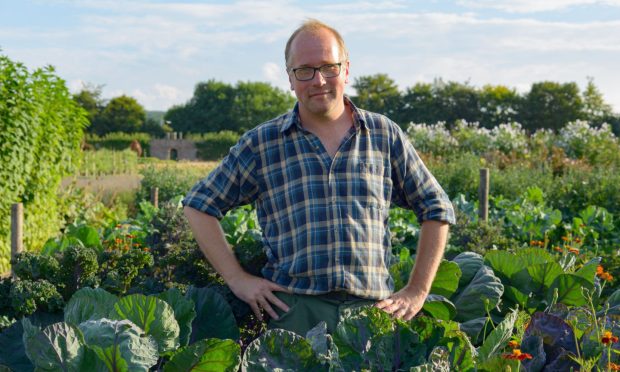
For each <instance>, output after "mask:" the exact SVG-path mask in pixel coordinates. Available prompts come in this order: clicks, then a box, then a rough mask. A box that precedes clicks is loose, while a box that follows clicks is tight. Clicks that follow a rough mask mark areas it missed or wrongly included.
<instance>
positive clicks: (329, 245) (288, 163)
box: [183, 98, 454, 299]
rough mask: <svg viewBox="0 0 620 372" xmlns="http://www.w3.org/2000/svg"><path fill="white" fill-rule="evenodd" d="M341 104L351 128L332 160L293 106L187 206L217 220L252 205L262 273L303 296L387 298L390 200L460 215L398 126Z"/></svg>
mask: <svg viewBox="0 0 620 372" xmlns="http://www.w3.org/2000/svg"><path fill="white" fill-rule="evenodd" d="M345 100H346V103H347V104H348V105H350V107H351V109H352V111H353V122H354V126H353V127H351V129H350V131H349V132H348V133H347V135H346V136H345V138H344V140H343V142H342V143H341V145H340V148H339V150H338V152H337V153H336V155H335V156H334V158H333V159H332V158H331V157H330V156H329V154H328V153H327V151H326V150H325V148H324V147H323V145H322V144H321V141H320V140H319V138H318V137H317V136H315V135H314V134H312V133H310V132H308V131H306V130H304V129H303V128H302V126H301V122H300V121H299V114H298V106H295V108H294V109H293V110H292V111H290V112H288V113H286V114H284V115H282V116H280V117H278V118H275V119H273V120H271V121H268V122H266V123H264V124H262V125H260V126H258V127H256V128H254V129H252V130H250V131H248V132H247V133H245V134H244V135H243V136H242V137H241V139H240V140H239V142H238V143H237V144H236V145H235V146H234V147H232V148H231V150H230V153H229V155H228V156H227V157H226V158H225V159H224V160H223V161H222V162H221V164H220V165H219V166H218V167H217V168H216V169H215V170H214V171H212V172H211V173H210V174H209V176H208V177H207V178H205V179H204V180H201V181H200V182H198V183H197V184H196V185H195V186H194V187H193V188H192V189H191V191H190V192H189V193H188V195H187V196H186V197H185V199H184V200H183V205H185V206H189V207H191V208H194V209H197V210H199V211H202V212H205V213H208V214H209V215H212V216H214V217H217V218H218V219H221V218H222V217H223V216H224V214H226V212H227V211H228V210H230V209H232V208H234V207H236V206H239V205H243V204H249V203H255V207H256V211H257V215H258V219H259V223H260V226H261V228H262V230H263V245H264V249H265V251H266V254H267V258H268V263H267V264H266V266H265V267H264V268H263V270H262V273H263V275H264V277H265V278H267V279H269V280H271V281H273V282H275V283H277V284H279V285H282V286H284V287H287V288H289V289H290V290H292V291H293V292H295V293H300V294H322V293H326V292H330V291H339V290H343V291H346V292H348V293H351V294H354V295H357V296H360V297H364V298H369V299H383V298H386V297H388V296H389V295H390V294H391V293H392V292H393V290H394V282H393V280H392V278H391V277H390V273H389V271H388V269H389V265H390V261H391V256H392V254H391V244H390V232H389V228H388V210H389V208H390V204H391V203H395V204H396V205H399V206H401V207H404V208H409V209H412V210H414V211H415V213H416V215H417V217H418V220H420V221H424V220H440V221H446V222H449V223H454V211H453V209H452V205H451V203H450V200H449V198H448V196H447V195H446V193H445V192H444V191H443V189H442V188H441V186H440V185H439V184H438V183H437V181H436V180H435V178H434V177H433V176H432V175H431V174H430V172H429V171H428V170H427V168H426V167H425V166H424V164H423V163H422V161H421V160H420V158H419V157H418V154H417V153H416V152H415V150H414V148H413V146H412V145H411V143H410V142H409V141H408V139H407V138H406V135H405V134H404V133H403V132H402V131H401V129H400V128H399V127H398V125H396V124H395V123H394V122H392V121H391V120H389V119H388V118H386V117H385V116H382V115H379V114H375V113H371V112H368V111H365V110H362V109H358V108H357V107H355V106H354V105H353V103H351V102H350V101H349V100H348V99H347V98H345Z"/></svg>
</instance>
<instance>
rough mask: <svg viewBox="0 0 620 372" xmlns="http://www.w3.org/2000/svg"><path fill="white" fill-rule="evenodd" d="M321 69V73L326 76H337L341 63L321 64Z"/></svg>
mask: <svg viewBox="0 0 620 372" xmlns="http://www.w3.org/2000/svg"><path fill="white" fill-rule="evenodd" d="M319 71H321V75H323V76H324V77H326V78H331V77H336V76H338V75H340V65H339V64H333V65H324V66H321V68H320V69H319Z"/></svg>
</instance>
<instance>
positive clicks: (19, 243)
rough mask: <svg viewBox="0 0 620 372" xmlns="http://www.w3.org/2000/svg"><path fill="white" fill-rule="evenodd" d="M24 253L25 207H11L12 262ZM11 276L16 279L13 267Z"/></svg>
mask: <svg viewBox="0 0 620 372" xmlns="http://www.w3.org/2000/svg"><path fill="white" fill-rule="evenodd" d="M23 251H24V205H23V204H22V203H15V204H13V205H12V206H11V260H13V259H15V257H16V256H17V255H18V254H20V253H22V252H23ZM11 275H12V276H13V277H15V274H14V272H13V268H12V267H11Z"/></svg>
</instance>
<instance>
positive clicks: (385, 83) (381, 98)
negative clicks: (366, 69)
mask: <svg viewBox="0 0 620 372" xmlns="http://www.w3.org/2000/svg"><path fill="white" fill-rule="evenodd" d="M353 88H354V89H355V91H356V93H357V95H356V96H355V97H353V100H354V102H355V103H356V104H357V105H358V106H359V107H361V108H363V109H366V110H369V111H373V112H377V113H379V114H383V115H386V116H388V117H390V118H392V119H393V120H398V119H400V118H401V117H402V115H401V111H402V110H401V102H402V101H401V95H400V92H399V90H398V86H397V85H396V83H395V82H394V80H392V79H391V78H390V77H388V76H387V75H386V74H376V75H371V76H360V77H358V78H356V79H355V81H354V83H353Z"/></svg>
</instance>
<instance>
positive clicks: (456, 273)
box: [430, 260, 461, 297]
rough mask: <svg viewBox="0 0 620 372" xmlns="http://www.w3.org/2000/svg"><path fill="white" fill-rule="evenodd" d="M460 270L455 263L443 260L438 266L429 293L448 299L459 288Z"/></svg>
mask: <svg viewBox="0 0 620 372" xmlns="http://www.w3.org/2000/svg"><path fill="white" fill-rule="evenodd" d="M460 278H461V269H460V268H459V265H458V264H457V263H456V262H451V261H446V260H443V261H441V263H440V264H439V268H438V269H437V274H436V275H435V279H434V280H433V284H432V286H431V291H430V293H433V294H437V295H441V296H444V297H450V296H452V294H453V293H454V292H455V291H456V289H457V288H458V286H459V280H460Z"/></svg>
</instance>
